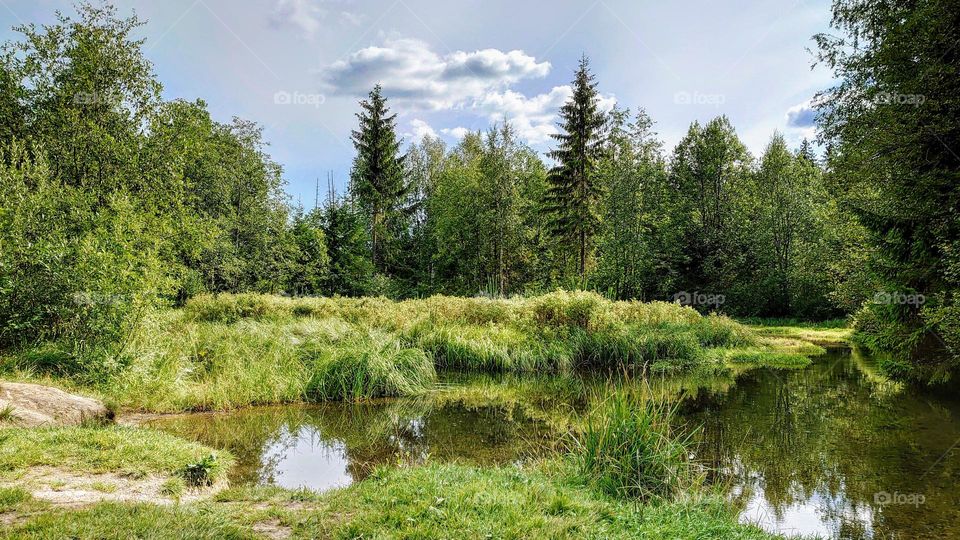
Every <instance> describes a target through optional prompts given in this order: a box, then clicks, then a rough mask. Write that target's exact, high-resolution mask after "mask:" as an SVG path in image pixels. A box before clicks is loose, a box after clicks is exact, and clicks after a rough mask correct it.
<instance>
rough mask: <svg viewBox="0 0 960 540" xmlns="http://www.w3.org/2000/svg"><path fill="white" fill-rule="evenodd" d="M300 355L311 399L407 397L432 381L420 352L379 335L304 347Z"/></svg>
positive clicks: (430, 364)
mask: <svg viewBox="0 0 960 540" xmlns="http://www.w3.org/2000/svg"><path fill="white" fill-rule="evenodd" d="M300 354H301V356H302V357H303V359H304V363H305V364H307V365H310V366H311V368H310V371H311V376H310V380H309V381H308V382H307V386H306V389H305V392H306V396H307V397H308V398H311V399H315V400H351V399H369V398H376V397H384V396H409V395H414V394H419V393H423V392H424V391H426V390H427V389H428V388H429V387H430V386H431V385H432V384H433V382H434V380H435V378H436V374H435V373H434V368H433V362H432V361H431V360H430V358H429V357H428V356H427V355H426V354H425V353H424V352H423V351H421V350H419V349H411V348H407V347H403V346H402V345H401V343H400V342H399V341H398V340H396V339H395V338H393V337H392V336H390V335H388V334H385V333H382V332H374V333H373V334H372V335H371V336H370V337H369V338H367V339H364V340H352V341H350V342H347V343H342V344H337V345H336V346H329V345H326V346H324V345H316V344H315V345H314V346H312V347H311V346H305V347H302V348H301V351H300Z"/></svg>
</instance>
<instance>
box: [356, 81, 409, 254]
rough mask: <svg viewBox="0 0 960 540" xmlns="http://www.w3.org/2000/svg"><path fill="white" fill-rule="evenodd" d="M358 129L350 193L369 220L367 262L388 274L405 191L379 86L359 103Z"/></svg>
mask: <svg viewBox="0 0 960 540" xmlns="http://www.w3.org/2000/svg"><path fill="white" fill-rule="evenodd" d="M360 107H361V108H362V110H361V111H360V112H359V113H357V118H358V119H359V120H360V126H359V129H357V130H355V131H353V135H352V139H353V146H354V147H355V148H356V150H357V156H356V157H355V158H354V160H353V168H352V169H351V171H350V181H351V188H350V189H351V192H352V194H353V196H354V197H355V199H356V201H357V204H358V205H359V206H360V208H361V209H362V210H363V211H364V213H365V214H366V217H367V219H368V220H369V229H370V243H371V258H372V261H373V265H374V267H375V268H376V270H377V271H378V272H381V273H389V270H390V268H389V258H388V251H389V248H390V246H391V244H392V240H393V239H394V238H395V237H396V233H397V231H398V230H400V229H402V224H401V223H400V221H401V220H402V217H403V214H404V213H403V212H402V206H403V201H404V199H405V197H406V195H407V191H408V189H409V185H408V183H407V182H406V181H405V178H404V157H405V156H403V155H401V154H400V141H399V139H398V138H397V132H396V118H397V115H396V114H390V109H389V108H387V99H386V98H385V97H384V96H383V93H382V89H381V87H380V85H379V84H378V85H376V86H374V88H373V90H372V91H371V92H370V96H369V99H367V100H363V101H361V102H360Z"/></svg>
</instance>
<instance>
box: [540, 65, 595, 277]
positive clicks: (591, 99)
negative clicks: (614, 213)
mask: <svg viewBox="0 0 960 540" xmlns="http://www.w3.org/2000/svg"><path fill="white" fill-rule="evenodd" d="M560 118H561V121H560V123H559V127H560V128H561V130H562V132H561V133H558V134H556V135H554V138H555V139H556V140H557V141H558V142H559V144H558V147H557V148H556V149H555V150H553V151H551V152H550V154H549V155H550V157H551V158H553V159H555V160H557V165H556V166H555V167H554V168H553V169H552V170H551V171H550V174H549V176H548V179H547V181H548V189H547V194H546V197H545V199H546V201H545V209H546V210H547V211H548V212H549V213H550V215H551V219H550V231H551V233H552V235H553V236H554V237H555V238H556V239H557V240H558V241H559V243H560V244H561V246H562V249H563V250H564V251H567V252H569V250H576V251H577V272H578V273H579V275H580V279H581V280H583V278H584V276H585V274H586V268H587V259H588V256H589V251H590V244H591V240H592V238H593V236H594V235H595V234H596V232H597V230H598V229H599V226H600V216H599V212H598V208H597V207H598V204H599V200H600V193H601V190H600V184H599V181H598V175H597V172H596V171H597V162H598V160H599V158H600V154H601V152H602V148H601V145H602V137H601V134H602V131H603V126H604V121H605V120H604V115H603V113H602V112H601V111H600V109H599V104H598V94H597V85H596V83H595V82H594V76H593V74H591V73H590V66H589V60H588V59H587V57H586V56H583V57H582V58H581V59H580V67H579V68H578V69H577V73H576V76H575V77H574V80H573V96H571V98H570V100H569V101H567V103H566V104H564V106H563V107H562V108H561V109H560Z"/></svg>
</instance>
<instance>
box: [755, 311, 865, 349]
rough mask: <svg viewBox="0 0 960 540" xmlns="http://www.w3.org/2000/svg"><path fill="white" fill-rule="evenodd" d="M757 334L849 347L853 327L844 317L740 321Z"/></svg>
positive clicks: (826, 345)
mask: <svg viewBox="0 0 960 540" xmlns="http://www.w3.org/2000/svg"><path fill="white" fill-rule="evenodd" d="M740 322H741V323H743V324H744V325H746V326H748V327H749V328H750V330H752V331H753V332H754V333H756V334H757V335H759V336H764V337H771V338H787V339H796V340H803V341H807V342H810V343H813V344H815V345H820V346H823V347H849V346H850V344H851V341H850V339H851V337H852V335H853V328H852V327H851V324H850V322H849V321H847V320H846V319H833V320H829V321H820V322H809V321H798V320H796V319H761V318H751V319H742V320H741V321H740Z"/></svg>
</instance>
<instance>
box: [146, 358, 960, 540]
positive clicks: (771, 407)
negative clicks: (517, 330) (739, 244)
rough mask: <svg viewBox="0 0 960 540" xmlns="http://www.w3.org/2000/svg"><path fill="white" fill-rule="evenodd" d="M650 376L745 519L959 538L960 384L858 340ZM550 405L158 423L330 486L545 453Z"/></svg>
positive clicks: (273, 469) (563, 393) (819, 531)
mask: <svg viewBox="0 0 960 540" xmlns="http://www.w3.org/2000/svg"><path fill="white" fill-rule="evenodd" d="M511 380H515V379H510V378H505V379H502V380H501V381H499V383H498V384H503V385H509V384H511V382H510V381H511ZM445 384H447V385H461V384H463V385H469V384H471V380H470V379H469V378H452V379H450V380H447V381H445ZM485 384H490V380H489V379H486V380H485ZM590 384H591V383H590V382H589V381H588V382H586V383H583V382H581V383H580V385H579V386H578V385H571V384H544V385H543V386H544V388H546V389H549V388H559V389H562V390H558V391H557V395H556V396H553V399H549V398H544V397H543V396H542V395H541V397H540V398H539V399H540V400H541V401H542V402H544V403H547V402H549V407H548V408H549V409H550V411H549V412H548V414H556V411H557V410H558V405H557V402H558V401H563V402H565V403H561V405H564V404H565V405H567V407H566V408H567V409H569V410H577V409H582V408H583V407H585V403H584V402H583V400H582V399H581V397H579V396H578V395H577V392H571V391H570V388H571V387H574V388H586V387H589V386H590ZM654 387H655V388H659V389H661V390H662V391H663V392H664V393H665V394H668V395H673V396H674V397H676V398H678V399H680V405H679V409H678V410H679V418H678V420H679V421H680V423H681V424H682V429H688V430H692V431H695V440H696V441H697V443H698V444H697V451H696V459H697V460H698V461H699V462H701V463H703V464H704V465H706V466H707V467H708V469H709V470H710V471H711V477H712V479H713V481H715V482H717V483H719V484H720V485H722V486H724V487H725V489H726V490H727V491H728V493H729V496H730V498H731V500H732V501H734V503H735V504H736V505H737V508H739V509H740V510H741V519H742V520H744V521H749V522H753V523H757V524H758V525H760V526H761V527H763V528H764V529H767V530H769V531H773V532H780V533H783V534H804V535H818V536H822V537H827V538H875V539H896V538H902V539H912V538H960V396H958V393H957V392H956V391H955V390H954V389H953V388H915V387H909V386H904V385H899V384H895V383H891V382H889V381H886V380H884V379H883V378H882V377H880V376H878V375H877V374H876V371H875V369H874V368H873V366H872V364H871V362H870V360H869V359H867V358H865V357H863V356H862V355H860V354H858V353H856V352H853V353H851V352H849V351H832V352H830V353H828V354H827V355H825V356H822V357H820V358H818V359H817V360H816V362H815V363H814V364H813V365H812V366H810V367H809V368H806V369H804V370H799V371H781V370H767V369H759V370H753V371H748V372H745V373H742V374H739V375H736V376H733V375H728V376H722V377H710V378H707V379H703V378H699V379H691V378H677V379H662V380H658V381H654ZM542 392H543V390H541V394H542ZM566 402H568V403H566ZM545 407H546V405H545ZM560 408H563V407H560ZM524 411H527V412H524ZM544 416H545V415H536V414H530V409H529V407H528V408H523V407H520V406H518V405H508V406H504V405H494V404H489V405H488V404H481V405H477V404H476V403H471V404H470V405H469V406H468V405H464V404H463V403H460V402H453V403H451V402H449V401H446V402H445V404H443V405H441V404H439V403H437V402H436V401H435V400H431V399H429V398H428V399H418V400H393V401H383V402H377V403H366V404H323V405H316V406H284V407H267V408H253V409H247V410H243V411H239V412H235V413H229V414H197V415H184V416H176V417H170V418H163V419H159V420H156V421H154V422H152V425H153V426H154V427H157V428H160V429H163V430H165V431H170V432H173V433H176V434H179V435H181V436H185V437H188V438H192V439H195V440H198V441H201V442H203V443H205V444H208V445H210V446H214V447H219V448H226V449H229V450H230V451H231V452H233V454H234V455H235V456H236V457H237V460H238V465H237V467H235V469H234V470H233V471H232V478H231V480H232V482H234V483H261V484H274V485H280V486H284V487H291V488H295V487H301V486H303V487H308V488H311V489H318V490H323V489H329V488H333V487H338V486H344V485H347V484H349V483H351V482H355V481H359V480H362V479H363V478H364V477H366V476H367V475H369V474H370V472H371V471H372V470H373V469H374V468H375V467H377V466H378V465H391V464H395V463H398V462H414V463H416V462H420V461H423V460H425V459H428V458H429V459H435V460H458V461H462V462H467V463H476V464H480V465H487V464H502V463H511V462H516V461H522V460H524V459H529V458H531V457H535V456H537V455H541V454H544V453H548V452H550V451H553V449H554V448H555V447H556V443H557V441H558V440H559V439H561V438H562V435H561V434H560V433H558V432H557V431H556V430H554V429H552V428H551V427H549V425H548V423H547V422H545V421H543V420H542V419H538V418H543V417H544Z"/></svg>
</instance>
